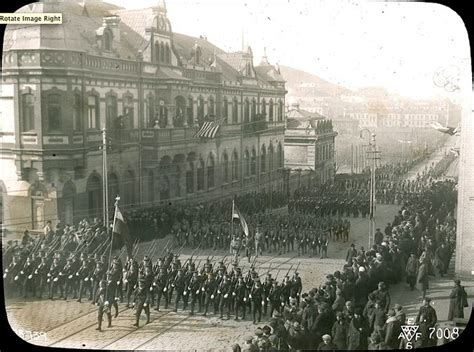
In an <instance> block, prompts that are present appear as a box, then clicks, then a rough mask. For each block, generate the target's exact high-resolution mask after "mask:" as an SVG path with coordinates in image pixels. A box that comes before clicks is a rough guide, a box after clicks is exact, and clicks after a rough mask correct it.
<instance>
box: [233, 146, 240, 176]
mask: <svg viewBox="0 0 474 352" xmlns="http://www.w3.org/2000/svg"><path fill="white" fill-rule="evenodd" d="M238 179H239V155H238V154H237V151H235V150H234V153H232V181H236V180H238Z"/></svg>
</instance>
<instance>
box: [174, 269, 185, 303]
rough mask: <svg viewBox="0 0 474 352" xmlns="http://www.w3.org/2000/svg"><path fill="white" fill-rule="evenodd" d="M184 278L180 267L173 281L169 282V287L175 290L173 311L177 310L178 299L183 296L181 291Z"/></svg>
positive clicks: (183, 285) (182, 290) (183, 286)
mask: <svg viewBox="0 0 474 352" xmlns="http://www.w3.org/2000/svg"><path fill="white" fill-rule="evenodd" d="M185 280H186V279H185V277H184V274H183V270H182V269H181V268H180V269H178V272H177V274H176V277H175V278H174V280H173V283H172V284H171V287H172V288H174V289H175V290H176V299H175V306H174V310H173V311H174V312H177V311H178V304H179V301H180V300H181V298H182V297H183V292H184V288H185V285H186V282H185ZM170 298H171V297H170Z"/></svg>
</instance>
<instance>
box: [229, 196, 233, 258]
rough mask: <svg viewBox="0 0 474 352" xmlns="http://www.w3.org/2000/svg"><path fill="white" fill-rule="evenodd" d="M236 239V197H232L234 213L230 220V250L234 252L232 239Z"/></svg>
mask: <svg viewBox="0 0 474 352" xmlns="http://www.w3.org/2000/svg"><path fill="white" fill-rule="evenodd" d="M233 239H234V197H232V215H231V220H230V248H229V251H230V253H232V240H233Z"/></svg>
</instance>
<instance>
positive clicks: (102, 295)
mask: <svg viewBox="0 0 474 352" xmlns="http://www.w3.org/2000/svg"><path fill="white" fill-rule="evenodd" d="M97 305H98V306H99V311H98V317H97V320H98V327H97V328H96V330H99V331H102V320H103V317H104V314H106V315H107V321H108V327H109V328H110V327H111V326H112V314H111V312H110V301H109V300H108V297H107V283H106V282H105V280H101V281H100V283H99V291H98V293H97Z"/></svg>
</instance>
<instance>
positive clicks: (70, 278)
mask: <svg viewBox="0 0 474 352" xmlns="http://www.w3.org/2000/svg"><path fill="white" fill-rule="evenodd" d="M62 273H63V275H64V300H67V295H68V293H69V291H71V290H72V291H73V294H74V295H75V294H76V287H75V286H76V285H75V278H74V273H75V272H74V264H73V261H72V258H68V259H67V262H66V265H65V266H64V268H63V270H62Z"/></svg>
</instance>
